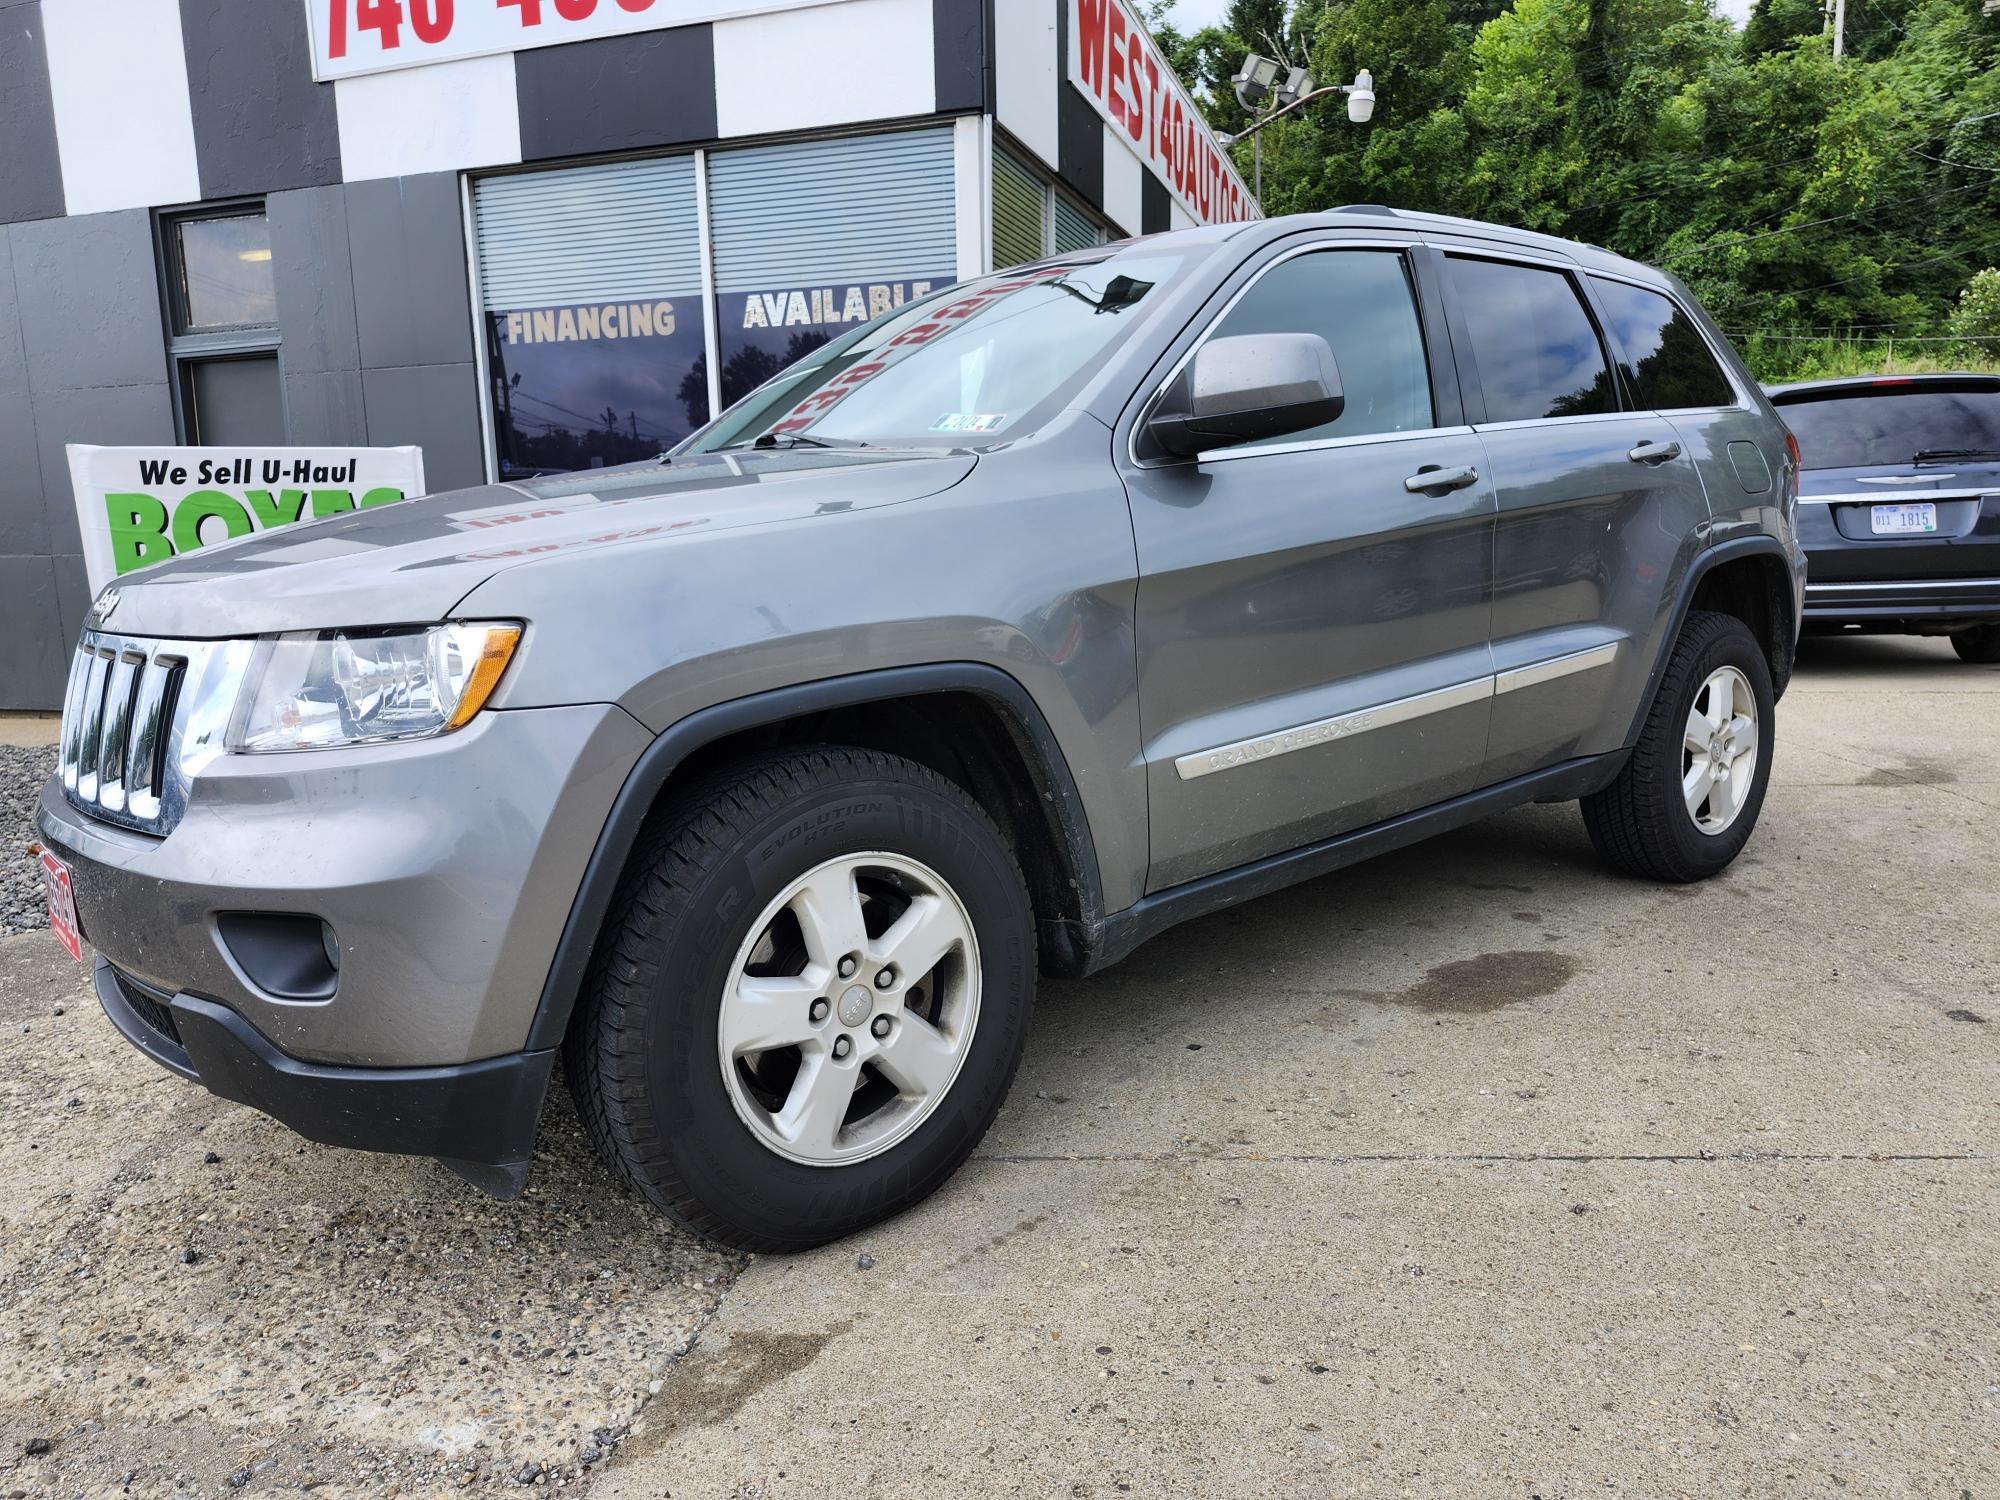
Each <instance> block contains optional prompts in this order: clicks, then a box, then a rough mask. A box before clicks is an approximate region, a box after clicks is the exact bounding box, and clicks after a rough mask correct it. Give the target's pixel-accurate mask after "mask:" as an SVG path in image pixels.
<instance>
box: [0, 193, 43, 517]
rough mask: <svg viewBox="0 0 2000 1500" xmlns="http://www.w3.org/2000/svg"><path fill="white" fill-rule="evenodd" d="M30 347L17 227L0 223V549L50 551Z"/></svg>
mask: <svg viewBox="0 0 2000 1500" xmlns="http://www.w3.org/2000/svg"><path fill="white" fill-rule="evenodd" d="M40 452H41V450H40V448H39V447H38V446H37V444H36V442H35V406H34V402H33V401H32V400H31V399H30V397H29V386H28V351H27V346H26V345H25V344H24V343H23V342H22V339H21V309H20V300H19V297H18V296H17V295H16V290H15V281H14V231H13V230H12V229H10V228H8V227H7V226H6V225H4V224H0V475H5V476H6V479H5V481H4V482H0V553H7V554H20V553H28V552H46V551H48V550H49V523H48V515H47V513H46V511H45V510H44V508H43V502H42V470H41V458H40Z"/></svg>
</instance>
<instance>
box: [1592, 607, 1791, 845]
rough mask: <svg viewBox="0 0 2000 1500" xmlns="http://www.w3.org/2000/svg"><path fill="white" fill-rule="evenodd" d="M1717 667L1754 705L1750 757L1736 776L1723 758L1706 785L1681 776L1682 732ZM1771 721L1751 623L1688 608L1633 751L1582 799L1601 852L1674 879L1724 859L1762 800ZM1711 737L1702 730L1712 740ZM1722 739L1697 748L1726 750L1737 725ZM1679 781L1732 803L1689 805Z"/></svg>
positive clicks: (1765, 667)
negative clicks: (1614, 774)
mask: <svg viewBox="0 0 2000 1500" xmlns="http://www.w3.org/2000/svg"><path fill="white" fill-rule="evenodd" d="M1732 673H1733V675H1731V674H1732ZM1719 675H1720V676H1723V677H1726V678H1727V680H1728V682H1729V684H1730V686H1729V691H1730V692H1731V694H1732V703H1733V701H1734V697H1735V695H1738V694H1742V693H1744V692H1745V691H1746V690H1747V694H1748V697H1749V700H1750V703H1751V704H1752V705H1754V708H1755V717H1754V722H1753V723H1752V725H1751V728H1752V730H1753V731H1754V735H1755V741H1754V759H1753V760H1752V763H1751V765H1750V768H1749V770H1748V771H1747V772H1746V773H1742V774H1741V776H1740V777H1739V776H1738V775H1737V771H1736V764H1737V760H1738V759H1740V758H1741V757H1740V755H1738V756H1735V757H1734V758H1731V759H1730V761H1729V765H1730V770H1729V772H1728V773H1727V774H1724V775H1722V776H1721V777H1720V779H1719V780H1715V781H1711V782H1710V783H1707V784H1706V786H1707V791H1706V793H1704V792H1703V789H1702V788H1703V786H1704V784H1703V783H1700V782H1695V781H1691V780H1689V779H1688V778H1690V777H1691V775H1692V770H1693V763H1694V762H1695V761H1696V760H1699V759H1701V756H1698V755H1695V754H1693V753H1691V749H1692V747H1691V746H1690V745H1689V743H1688V741H1690V740H1691V739H1693V738H1694V735H1693V731H1692V725H1693V717H1692V716H1693V715H1694V713H1695V711H1696V709H1697V708H1700V707H1703V706H1704V705H1706V704H1709V703H1711V702H1712V701H1713V700H1712V699H1711V698H1709V697H1708V696H1707V695H1708V693H1709V691H1710V686H1709V685H1710V682H1711V680H1712V679H1714V678H1716V677H1717V676H1719ZM1702 717H1703V718H1704V719H1707V718H1708V715H1707V714H1705V713H1704V714H1703V715H1702ZM1741 717H1743V715H1742V714H1741V712H1740V710H1739V711H1737V712H1735V713H1732V715H1731V718H1730V724H1731V725H1732V726H1735V725H1736V724H1737V722H1738V720H1739V719H1740V718H1741ZM1776 728H1777V722H1776V704H1775V700H1774V698H1773V695H1772V691H1771V669H1770V664H1769V663H1768V662H1766V661H1765V659H1764V651H1763V648H1762V647H1761V646H1759V645H1758V644H1757V638H1756V637H1755V636H1753V635H1752V634H1751V633H1750V629H1749V627H1748V626H1747V625H1745V624H1744V623H1743V622H1742V621H1741V620H1739V619H1737V618H1736V617H1735V616H1734V615H1723V614H1713V613H1709V612H1707V611H1702V612H1698V613H1695V614H1691V615H1689V616H1688V618H1687V622H1686V624H1684V625H1683V626H1682V627H1681V633H1680V638H1679V639H1678V640H1677V641H1675V643H1674V649H1673V655H1672V656H1671V657H1670V658H1669V660H1668V662H1667V670H1666V674H1665V676H1664V677H1662V678H1661V680H1660V687H1659V691H1658V692H1657V693H1656V694H1655V695H1654V698H1653V704H1652V707H1651V709H1650V710H1649V711H1648V712H1647V714H1646V722H1645V725H1644V726H1643V727H1642V728H1641V729H1640V731H1639V740H1638V743H1637V744H1636V745H1635V746H1634V747H1633V750H1632V756H1631V759H1629V760H1628V761H1627V762H1626V763H1625V768H1624V769H1623V770H1622V771H1620V772H1619V773H1618V778H1617V780H1615V781H1613V782H1612V783H1611V785H1609V786H1607V787H1606V788H1604V790H1603V791H1601V792H1596V793H1594V794H1592V795H1591V796H1588V797H1585V798H1584V799H1583V803H1582V807H1583V823H1584V827H1585V828H1586V829H1588V830H1589V832H1590V842H1591V844H1592V845H1593V846H1594V847H1595V848H1596V850H1597V853H1598V855H1599V857H1600V858H1602V859H1603V860H1604V861H1605V862H1606V863H1607V864H1609V865H1610V866H1611V867H1612V868H1613V869H1616V870H1619V871H1622V872H1623V873H1625V874H1627V875H1636V876H1640V877H1642V878H1645V879H1649V880H1662V881H1674V882H1679V883H1686V882H1689V881H1695V880H1706V879H1707V878H1708V877H1709V876H1711V875H1714V874H1716V873H1718V872H1719V871H1721V870H1724V869H1726V868H1728V866H1729V864H1730V862H1731V861H1732V860H1734V859H1735V858H1736V856H1737V855H1738V854H1739V853H1741V852H1742V849H1743V846H1744V844H1746V843H1747V842H1749V839H1750V834H1751V832H1752V830H1754V829H1755V827H1756V825H1757V815H1758V813H1759V811H1761V809H1762V808H1763V805H1764V793H1765V790H1766V788H1767V787H1768V786H1769V784H1770V779H1771V752H1772V748H1773V745H1774V743H1775V738H1776V733H1775V732H1776ZM1716 738H1717V737H1716V736H1714V735H1713V734H1711V735H1710V741H1711V745H1713V742H1714V741H1715V739H1716ZM1721 739H1722V741H1723V743H1722V744H1721V745H1720V747H1719V748H1712V749H1710V750H1707V751H1704V752H1703V753H1704V754H1709V755H1713V756H1717V757H1721V756H1731V754H1732V751H1733V750H1734V749H1735V747H1737V746H1740V745H1741V744H1742V743H1743V741H1742V732H1741V730H1740V728H1732V729H1731V730H1730V731H1729V733H1728V734H1726V735H1724V736H1722V737H1721ZM1745 753H1747V752H1745ZM1703 763H1704V764H1708V763H1711V762H1707V761H1704V762H1703ZM1686 786H1693V787H1694V788H1695V791H1694V793H1693V795H1695V796H1704V795H1706V796H1708V797H1711V798H1713V797H1716V796H1718V795H1719V796H1722V797H1723V798H1724V799H1725V801H1726V802H1727V803H1728V804H1729V806H1730V808H1731V809H1732V810H1730V811H1729V812H1728V816H1727V817H1726V819H1725V818H1724V817H1723V816H1722V815H1721V812H1720V811H1719V810H1720V809H1722V808H1723V806H1724V803H1723V802H1717V801H1705V802H1702V803H1699V804H1698V805H1697V807H1696V808H1693V809H1691V807H1690V804H1689V795H1690V794H1689V793H1688V792H1686V791H1685V790H1684V787H1686ZM1705 825H1706V826H1705ZM1717 825H1719V826H1717Z"/></svg>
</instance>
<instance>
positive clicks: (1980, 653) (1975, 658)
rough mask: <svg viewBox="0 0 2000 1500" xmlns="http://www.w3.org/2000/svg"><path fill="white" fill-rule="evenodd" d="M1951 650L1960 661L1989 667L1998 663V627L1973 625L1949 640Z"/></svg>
mask: <svg viewBox="0 0 2000 1500" xmlns="http://www.w3.org/2000/svg"><path fill="white" fill-rule="evenodd" d="M1951 649H1952V650H1954V651H1956V652H1957V653H1958V654H1959V657H1960V659H1961V660H1964V661H1969V662H1976V663H1977V664H1978V665H1980V666H1982V667H1990V666H1992V665H1994V664H1995V663H1996V662H2000V625H1975V626H1973V627H1972V628H1971V629H1970V630H1961V631H1959V632H1958V633H1957V634H1955V635H1953V636H1952V638H1951Z"/></svg>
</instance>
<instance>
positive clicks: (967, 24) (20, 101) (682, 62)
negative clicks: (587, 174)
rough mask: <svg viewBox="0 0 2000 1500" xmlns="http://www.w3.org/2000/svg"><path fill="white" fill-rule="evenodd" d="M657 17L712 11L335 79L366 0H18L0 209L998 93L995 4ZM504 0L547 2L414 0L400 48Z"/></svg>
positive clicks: (913, 109) (196, 195)
mask: <svg viewBox="0 0 2000 1500" xmlns="http://www.w3.org/2000/svg"><path fill="white" fill-rule="evenodd" d="M309 4H310V5H311V6H313V7H316V9H314V10H313V11H312V12H311V13H310V21H311V23H312V24H311V26H310V27H309V11H308V5H309ZM509 7H511V8H509ZM654 7H655V8H653V14H654V15H656V16H658V17H663V18H670V17H672V16H674V15H681V14H686V15H706V16H715V17H717V18H716V19H712V20H701V21H697V22H695V23H693V24H688V25H679V26H666V27H660V26H658V25H656V24H652V22H651V18H650V17H642V18H641V19H643V20H646V21H647V22H648V25H647V26H646V27H645V28H644V29H635V30H629V31H621V32H619V33H617V34H609V35H602V36H586V37H585V39H583V40H577V41H572V42H567V43H564V44H561V45H527V46H526V50H515V51H499V52H487V53H480V54H477V55H469V56H448V57H447V58H446V60H443V61H436V62H427V63H425V64H424V65H421V66H387V67H382V68H380V69H379V70H377V71H370V72H362V73H356V74H353V75H352V76H342V77H337V78H333V79H331V81H327V82H320V81H316V80H315V77H314V73H315V62H316V53H317V63H318V69H319V71H321V72H322V73H331V72H336V71H338V68H337V67H334V66H330V65H329V63H328V59H327V56H326V51H327V47H328V39H327V36H326V18H323V17H321V16H320V15H319V9H325V10H326V11H327V15H328V17H332V16H336V15H338V16H339V17H340V24H341V25H343V26H345V27H347V28H349V34H348V36H347V38H345V48H346V49H347V50H348V51H349V55H353V53H355V52H358V51H359V49H360V46H361V41H362V38H361V37H359V36H358V35H356V34H355V33H354V31H353V28H355V27H357V26H358V25H359V24H360V21H359V17H360V15H361V14H362V11H361V10H360V9H357V7H356V5H355V0H0V139H4V140H5V141H6V142H7V149H6V150H5V151H0V223H12V222H21V221H24V220H30V219H43V218H55V217H60V216H63V215H81V214H93V213H104V212H109V211H113V210H118V209H132V208H156V207H161V206H165V205H172V204H183V203H197V202H205V201H212V200H214V199H218V198H227V197H229V196H231V195H234V194H248V193H274V192H281V191H284V190H286V189H291V188H303V187H319V186H326V185H329V184H334V183H340V182H359V181H365V180H370V179H377V178H390V177H408V176H415V175H419V174H423V173H429V172H456V171H464V170H467V169H477V168H483V167H495V166H508V165H514V164H518V163H521V162H533V161H542V160H548V159H553V158H557V157H565V156H584V155H591V154H597V153H606V152H615V151H625V150H632V149H638V148H644V147H653V146H673V145H678V144H687V143H693V142H703V141H718V140H728V139H731V138H735V137H746V136H758V135H773V134H780V133H785V132H794V131H807V130H818V129H824V128H833V127H838V126H843V125H850V124H855V123H858V122H862V121H884V120H896V119H904V118H918V117H923V116H928V115H937V114H945V113H953V112H958V111H978V110H981V109H983V108H985V107H986V93H987V86H988V80H987V68H986V58H985V48H986V42H985V32H986V16H985V12H984V7H983V5H982V0H834V3H824V4H799V3H797V0H765V3H764V4H763V5H762V6H758V5H756V4H754V3H745V0H654ZM565 8H566V9H570V8H571V7H565ZM631 9H632V8H631V7H624V8H622V11H621V12H620V13H624V12H629V11H630V10H631ZM496 10H497V11H500V12H501V13H502V14H503V15H504V17H505V19H506V20H507V23H508V24H509V25H511V26H514V27H516V28H517V29H519V28H522V27H524V25H525V21H526V18H527V16H529V15H531V14H533V15H538V16H539V15H540V14H541V12H542V5H541V3H540V0H527V3H524V0H410V3H408V4H399V5H398V6H396V7H395V14H396V15H398V16H400V17H401V20H400V23H399V25H400V26H401V27H403V28H406V29H403V30H400V31H399V33H398V34H397V42H398V45H399V51H400V52H401V53H403V54H409V55H421V54H420V53H415V54H412V49H415V48H417V46H418V44H419V41H420V37H419V35H418V33H417V31H416V29H415V27H416V22H417V20H418V19H419V17H420V16H421V17H422V18H425V19H426V20H427V21H428V22H429V24H430V25H431V26H432V27H433V28H435V27H436V26H437V25H438V24H439V23H438V19H437V18H438V17H440V16H453V15H455V16H456V17H457V21H458V24H459V26H460V28H461V29H469V27H468V23H469V22H470V21H471V20H472V19H474V18H475V17H477V18H480V19H482V20H483V19H485V12H487V11H496ZM604 11H605V14H606V15H607V16H609V15H612V14H613V10H612V7H611V6H610V5H608V4H607V5H605V7H604ZM368 13H370V14H374V13H375V12H368ZM556 20H557V14H556V12H554V11H550V12H548V13H547V15H546V17H545V18H544V19H543V20H542V24H543V25H544V26H545V27H548V28H551V30H553V26H554V23H555V21H556ZM315 30H317V32H318V35H317V36H315ZM524 34H529V35H532V33H525V32H524ZM368 40H369V41H370V42H371V43H374V44H375V45H377V46H378V47H379V45H380V43H379V41H377V39H376V38H375V37H374V36H372V35H371V36H370V37H369V38H368ZM445 50H446V51H447V52H448V51H449V50H450V49H449V48H446V49H445ZM383 56H384V57H386V58H389V59H390V60H391V61H396V60H399V57H398V54H396V53H385V54H383Z"/></svg>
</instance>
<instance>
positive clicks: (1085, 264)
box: [677, 248, 1183, 453]
mask: <svg viewBox="0 0 2000 1500" xmlns="http://www.w3.org/2000/svg"><path fill="white" fill-rule="evenodd" d="M1182 260H1183V257H1182V256H1179V255H1169V254H1163V253H1161V252H1159V251H1157V250H1155V251H1150V252H1148V251H1146V250H1144V249H1141V248H1135V249H1133V250H1130V251H1127V252H1125V253H1122V254H1115V255H1109V256H1104V257H1101V258H1098V259H1095V260H1090V261H1068V262H1064V263H1061V264H1056V265H1046V266H1035V267H1031V268H1029V269H1027V270H1024V271H1009V272H1003V273H1001V274H1000V275H997V276H989V277H985V278H982V279H980V280H978V281H970V282H966V283H965V284H964V285H961V286H955V287H950V288H947V289H946V290H945V291H943V292H940V293H938V294H936V295H935V296H932V297H929V298H926V299H925V300H924V301H922V302H917V303H912V304H910V305H909V306H906V307H903V308H900V309H898V310H897V311H896V312H894V313H891V314H889V315H888V316H886V317H883V318H880V319H878V320H877V321H875V322H873V323H870V324H868V325H867V326H865V327H863V328H858V329H856V330H855V331H854V332H853V333H851V334H849V335H848V336H847V337H846V338H843V339H840V340H837V341H836V342H834V343H831V344H828V345H826V346H825V347H824V348H822V349H817V350H815V351H813V353H811V354H809V355H807V356H806V358H805V359H803V360H801V361H800V362H799V363H798V364H796V365H794V366H793V367H792V368H791V369H789V370H786V371H785V372H784V373H783V374H781V375H779V376H778V377H777V378H776V379H775V380H772V381H770V382H769V383H768V384H766V385H763V386H761V387H759V388H758V389H757V390H754V391H752V392H751V393H750V394H749V395H748V396H746V397H744V398H743V400H742V401H740V402H738V403H737V404H736V405H735V406H733V407H731V408H730V409H729V410H728V411H726V412H724V413H723V414H722V416H721V417H719V418H718V419H717V420H716V421H715V422H714V423H713V424H712V425H710V426H709V427H708V428H706V429H704V430H703V431H701V432H699V433H697V434H695V436H694V437H693V438H691V439H689V441H688V442H687V443H686V444H685V445H683V446H682V447H681V448H680V449H678V450H677V451H678V452H680V453H713V452H715V451H717V450H719V449H723V448H742V447H748V446H750V445H752V444H757V445H761V446H774V445H784V444H790V443H796V444H801V445H804V446H814V445H819V444H824V445H826V446H828V447H844V446H847V445H849V444H856V443H861V444H867V445H869V446H871V447H872V446H876V445H878V444H879V445H885V446H891V447H893V446H898V445H902V446H930V447H959V446H965V445H967V444H977V443H984V442H993V441H998V440H1000V439H1003V438H1007V437H1017V436H1019V435H1020V434H1021V433H1022V432H1025V431H1028V430H1030V429H1032V428H1033V427H1034V426H1035V425H1037V424H1038V423H1040V422H1043V421H1046V420H1047V419H1048V417H1049V416H1050V415H1052V414H1053V413H1054V412H1055V411H1056V410H1058V409H1060V403H1061V402H1062V401H1064V400H1065V399H1067V398H1068V396H1069V395H1070V394H1071V393H1072V392H1073V391H1074V390H1075V389H1076V387H1077V386H1078V385H1079V384H1080V383H1081V381H1082V380H1083V378H1084V377H1085V376H1086V375H1088V374H1089V373H1091V372H1092V371H1093V370H1095V369H1096V368H1097V366H1098V365H1100V364H1101V363H1102V362H1103V359H1104V357H1105V356H1106V355H1107V354H1108V353H1109V351H1110V350H1111V349H1112V347H1113V346H1114V345H1116V344H1117V343H1118V342H1119V340H1121V339H1123V338H1124V337H1125V336H1126V335H1128V334H1129V333H1130V332H1131V331H1132V329H1133V327H1134V326H1136V324H1137V323H1138V321H1139V318H1140V313H1139V309H1140V307H1141V306H1142V304H1145V303H1146V302H1147V301H1148V299H1149V298H1152V300H1153V301H1155V302H1157V300H1158V299H1157V297H1154V295H1153V294H1154V292H1155V290H1156V289H1157V288H1158V287H1159V286H1160V284H1161V283H1162V282H1165V281H1167V280H1168V279H1169V278H1171V277H1172V276H1173V275H1175V274H1176V273H1177V272H1178V271H1179V269H1180V267H1181V263H1182Z"/></svg>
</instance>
